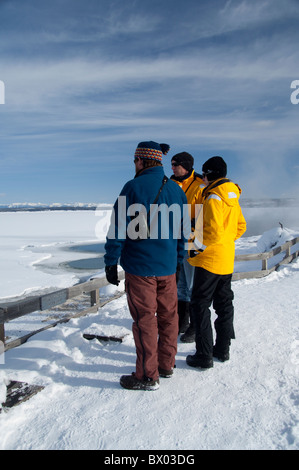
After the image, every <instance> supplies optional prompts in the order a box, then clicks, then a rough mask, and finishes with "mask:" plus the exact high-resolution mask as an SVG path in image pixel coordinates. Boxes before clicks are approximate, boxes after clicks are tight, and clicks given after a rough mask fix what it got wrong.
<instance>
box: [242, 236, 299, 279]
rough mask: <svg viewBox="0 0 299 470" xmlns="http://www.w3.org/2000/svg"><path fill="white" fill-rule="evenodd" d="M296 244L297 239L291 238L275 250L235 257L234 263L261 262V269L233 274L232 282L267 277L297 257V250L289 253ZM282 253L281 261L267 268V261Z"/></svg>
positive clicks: (298, 253) (298, 239)
mask: <svg viewBox="0 0 299 470" xmlns="http://www.w3.org/2000/svg"><path fill="white" fill-rule="evenodd" d="M297 243H299V237H296V238H293V239H292V240H290V241H288V242H286V243H284V244H283V245H281V246H278V247H277V248H273V250H270V251H265V252H264V253H250V254H247V255H236V256H235V261H261V264H262V269H261V270H259V271H248V272H247V271H246V272H241V273H237V272H235V273H234V274H233V280H234V281H237V280H239V279H252V278H259V277H264V276H268V274H270V273H272V272H273V271H275V270H276V269H277V268H278V267H279V266H281V265H282V264H288V263H290V262H291V261H293V260H294V259H295V258H297V257H298V256H299V250H295V251H294V252H293V253H291V248H292V246H294V245H296V244H297ZM284 252H285V256H284V257H283V259H282V260H280V261H279V262H277V263H275V264H274V265H273V266H272V267H271V268H269V267H268V260H269V259H271V258H273V257H274V256H276V255H278V254H279V253H284Z"/></svg>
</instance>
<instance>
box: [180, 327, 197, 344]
mask: <svg viewBox="0 0 299 470" xmlns="http://www.w3.org/2000/svg"><path fill="white" fill-rule="evenodd" d="M180 340H181V341H182V343H194V341H195V328H194V325H191V323H190V325H189V326H188V329H187V331H186V333H184V334H183V335H182V336H181V337H180Z"/></svg>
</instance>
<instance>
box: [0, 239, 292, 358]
mask: <svg viewBox="0 0 299 470" xmlns="http://www.w3.org/2000/svg"><path fill="white" fill-rule="evenodd" d="M297 243H299V237H297V238H294V239H293V240H291V241H289V242H287V243H284V244H283V245H281V246H279V247H278V248H274V249H273V250H271V251H267V252H265V253H251V254H247V255H236V257H235V260H236V261H237V262H238V261H254V260H255V261H256V260H259V261H261V270H259V271H246V272H240V273H238V272H235V273H234V274H233V280H239V279H246V278H247V279H250V278H259V277H264V276H267V275H268V274H270V273H271V272H272V271H274V270H275V269H277V267H278V266H280V265H281V264H286V263H290V262H291V261H292V260H293V259H295V258H297V257H298V256H299V250H296V251H294V253H291V247H292V246H294V245H296V244H297ZM283 252H285V253H286V254H285V256H284V258H283V259H282V260H281V261H279V262H278V263H276V264H275V265H274V266H272V267H271V268H269V267H268V260H269V259H270V258H272V257H273V256H276V255H277V254H279V253H283ZM119 279H120V280H122V279H124V272H119ZM107 285H108V282H107V280H106V278H98V279H97V278H95V279H92V280H90V281H87V282H84V283H82V284H77V285H75V286H72V287H69V288H66V289H61V290H58V291H55V292H52V293H50V294H44V295H41V296H35V297H29V298H27V299H24V300H20V301H16V302H9V303H6V304H1V305H0V342H2V344H4V349H5V350H7V349H10V348H13V347H15V346H19V345H20V344H22V343H25V342H26V341H27V339H28V338H30V337H31V336H32V335H34V334H36V333H38V332H40V331H43V330H46V329H48V328H52V327H53V326H56V325H57V324H59V323H65V322H67V321H69V320H70V319H71V318H76V317H80V316H84V315H87V314H89V313H96V312H97V311H98V308H99V307H101V306H102V305H104V303H102V304H101V302H100V294H99V289H100V288H102V287H104V286H107ZM82 294H88V295H90V306H89V307H88V308H85V309H83V310H80V311H79V312H77V313H75V314H70V315H67V316H64V317H63V318H61V319H59V320H57V321H55V322H54V323H51V324H49V325H46V326H45V327H43V328H41V329H39V330H36V331H34V332H32V333H29V334H27V335H25V336H22V337H21V338H18V339H16V340H12V341H10V342H6V341H5V323H7V322H9V321H11V320H14V319H16V318H19V317H22V316H23V315H27V314H29V313H33V312H38V311H47V310H48V311H50V310H51V309H52V308H54V307H56V306H58V305H63V304H65V303H67V302H68V301H69V300H70V299H74V298H78V297H79V296H81V295H82ZM120 295H122V294H120ZM0 353H1V350H0Z"/></svg>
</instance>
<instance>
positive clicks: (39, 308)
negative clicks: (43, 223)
mask: <svg viewBox="0 0 299 470" xmlns="http://www.w3.org/2000/svg"><path fill="white" fill-rule="evenodd" d="M118 277H119V279H120V280H122V279H124V272H119V274H118ZM107 285H108V281H107V280H106V278H98V279H97V278H95V279H92V280H90V281H87V282H83V283H82V284H76V285H75V286H72V287H68V288H66V289H60V290H57V291H55V292H51V293H49V294H44V295H40V296H34V297H28V298H27V299H23V300H19V301H16V302H9V303H5V304H0V341H2V344H4V349H5V351H6V350H7V349H11V348H13V347H15V346H19V345H20V344H23V343H25V342H26V341H27V339H28V338H30V337H31V336H32V335H33V334H36V333H38V332H40V331H44V330H46V329H48V328H52V327H53V326H56V325H58V324H59V323H66V322H68V321H69V320H70V319H71V318H78V317H81V316H84V315H87V314H89V313H96V312H97V311H98V309H99V307H101V306H102V305H104V303H105V302H104V303H101V302H100V292H99V289H100V288H101V287H104V286H107ZM82 294H88V295H90V307H89V308H85V309H83V310H80V311H79V312H77V313H75V314H70V315H66V316H63V318H61V319H59V320H57V321H55V322H53V323H51V324H49V325H46V326H45V327H43V328H41V329H39V330H36V331H34V332H32V333H29V334H27V335H25V336H22V337H21V338H18V339H16V340H12V341H10V342H6V341H5V326H4V325H5V323H7V322H9V321H11V320H15V319H16V318H19V317H22V316H24V315H28V314H29V313H33V312H44V311H50V310H51V309H52V308H54V307H56V306H58V305H63V304H66V303H67V302H68V301H69V300H71V299H75V298H78V297H79V296H81V295H82ZM0 352H1V351H0Z"/></svg>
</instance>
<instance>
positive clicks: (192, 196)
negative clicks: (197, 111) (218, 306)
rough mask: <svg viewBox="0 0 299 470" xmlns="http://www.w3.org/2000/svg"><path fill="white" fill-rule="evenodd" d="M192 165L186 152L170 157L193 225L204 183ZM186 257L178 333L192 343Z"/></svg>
mask: <svg viewBox="0 0 299 470" xmlns="http://www.w3.org/2000/svg"><path fill="white" fill-rule="evenodd" d="M193 165H194V158H193V157H192V155H190V153H188V152H180V153H177V154H176V155H174V156H173V157H172V158H171V167H172V171H173V175H172V176H171V179H172V180H173V181H175V182H176V183H177V184H178V185H179V186H180V187H181V188H182V190H183V191H184V193H185V194H186V197H187V202H188V205H189V212H190V217H191V223H192V221H193V225H195V207H196V204H200V203H201V202H200V201H201V193H202V191H203V189H204V188H205V184H204V182H203V180H202V176H201V175H199V174H198V173H196V172H195V171H194V168H193ZM187 259H188V254H187V257H185V259H184V261H183V264H182V266H181V269H180V273H179V279H178V283H177V292H178V314H179V333H183V334H182V336H181V341H183V342H185V343H192V342H193V341H194V340H195V329H194V322H193V320H192V315H191V312H190V299H191V291H192V285H193V276H194V266H191V265H190V264H189V263H188V261H187ZM189 320H190V322H189Z"/></svg>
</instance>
